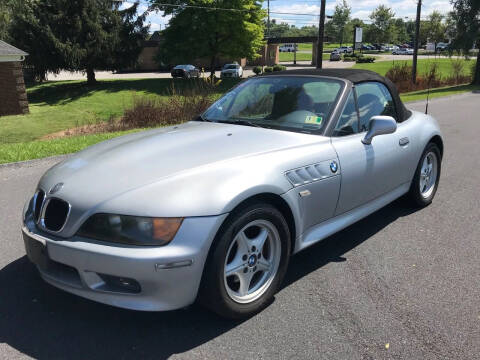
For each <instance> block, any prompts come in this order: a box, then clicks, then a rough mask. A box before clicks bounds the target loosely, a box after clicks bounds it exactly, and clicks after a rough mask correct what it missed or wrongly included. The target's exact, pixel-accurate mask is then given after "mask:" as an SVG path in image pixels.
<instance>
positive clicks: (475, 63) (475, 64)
mask: <svg viewBox="0 0 480 360" xmlns="http://www.w3.org/2000/svg"><path fill="white" fill-rule="evenodd" d="M476 69H477V60H475V61H473V64H472V67H471V68H470V74H471V75H472V81H473V79H475V71H476Z"/></svg>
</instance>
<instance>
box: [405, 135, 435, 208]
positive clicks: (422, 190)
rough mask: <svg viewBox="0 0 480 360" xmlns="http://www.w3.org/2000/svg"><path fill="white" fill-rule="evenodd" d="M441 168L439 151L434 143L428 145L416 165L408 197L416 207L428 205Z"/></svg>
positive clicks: (432, 196) (433, 193)
mask: <svg viewBox="0 0 480 360" xmlns="http://www.w3.org/2000/svg"><path fill="white" fill-rule="evenodd" d="M441 168H442V156H441V153H440V149H439V148H438V146H437V145H436V144H434V143H429V144H428V145H427V147H426V148H425V150H424V151H423V154H422V157H421V158H420V161H419V163H418V165H417V170H416V171H415V175H414V178H413V180H412V184H411V186H410V192H409V194H408V195H409V197H410V199H411V201H412V202H413V204H414V205H415V206H417V207H424V206H427V205H429V204H430V203H431V202H432V200H433V198H434V196H435V193H436V192H437V188H438V183H439V181H440V172H441Z"/></svg>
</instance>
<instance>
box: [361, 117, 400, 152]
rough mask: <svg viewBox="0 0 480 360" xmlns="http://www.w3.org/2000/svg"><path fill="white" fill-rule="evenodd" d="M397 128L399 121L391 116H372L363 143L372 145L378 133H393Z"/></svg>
mask: <svg viewBox="0 0 480 360" xmlns="http://www.w3.org/2000/svg"><path fill="white" fill-rule="evenodd" d="M396 130H397V122H396V121H395V119H394V118H393V117H391V116H383V115H377V116H372V118H371V119H370V121H369V123H368V132H367V134H366V135H365V137H364V138H363V139H362V143H364V144H365V145H370V144H371V143H372V139H373V138H374V137H375V136H377V135H385V134H392V133H394V132H395V131H396Z"/></svg>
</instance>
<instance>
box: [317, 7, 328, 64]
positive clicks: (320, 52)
mask: <svg viewBox="0 0 480 360" xmlns="http://www.w3.org/2000/svg"><path fill="white" fill-rule="evenodd" d="M325 3H326V0H321V4H320V20H318V43H317V69H321V68H322V57H323V38H324V33H325Z"/></svg>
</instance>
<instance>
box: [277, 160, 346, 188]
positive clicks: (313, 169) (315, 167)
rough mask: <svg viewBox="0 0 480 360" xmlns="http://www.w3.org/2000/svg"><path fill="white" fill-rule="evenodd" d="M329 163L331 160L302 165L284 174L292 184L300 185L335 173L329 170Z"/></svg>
mask: <svg viewBox="0 0 480 360" xmlns="http://www.w3.org/2000/svg"><path fill="white" fill-rule="evenodd" d="M330 163H331V161H330V160H328V161H323V162H321V163H317V164H312V165H307V166H303V167H301V168H298V169H293V170H289V171H287V172H286V173H285V175H286V176H287V179H288V180H289V181H290V182H291V183H292V185H293V186H295V187H297V186H302V185H305V184H309V183H311V182H314V181H318V180H322V179H326V178H329V177H331V176H334V175H337V173H333V172H332V171H331V170H330Z"/></svg>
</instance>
